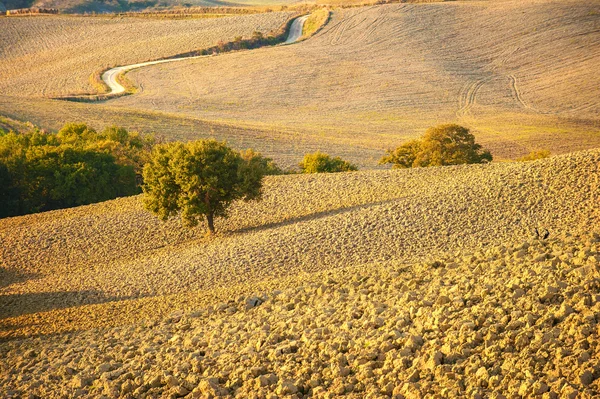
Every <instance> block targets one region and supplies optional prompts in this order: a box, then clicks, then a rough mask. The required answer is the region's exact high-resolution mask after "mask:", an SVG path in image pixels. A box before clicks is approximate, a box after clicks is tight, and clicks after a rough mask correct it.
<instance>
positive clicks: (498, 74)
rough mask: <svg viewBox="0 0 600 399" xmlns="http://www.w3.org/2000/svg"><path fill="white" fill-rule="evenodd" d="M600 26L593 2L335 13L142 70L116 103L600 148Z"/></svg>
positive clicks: (515, 147) (320, 127) (282, 123)
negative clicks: (275, 39)
mask: <svg viewBox="0 0 600 399" xmlns="http://www.w3.org/2000/svg"><path fill="white" fill-rule="evenodd" d="M507 16H510V18H508V17H507ZM599 26H600V14H599V13H598V12H597V9H596V7H595V6H594V5H593V4H591V3H589V2H582V1H569V2H556V1H544V2H512V1H501V2H452V3H433V4H419V5H388V6H375V7H366V8H356V9H347V10H335V11H334V12H333V16H332V20H331V22H330V23H329V24H328V25H327V26H326V27H325V29H324V30H323V31H322V32H321V33H320V34H319V35H317V37H314V38H312V39H310V40H308V41H306V42H303V43H301V44H298V45H295V46H291V47H289V48H288V47H286V48H270V49H262V50H260V51H256V52H251V53H240V54H232V55H230V56H228V57H222V58H219V59H217V60H195V61H190V62H186V63H182V64H179V65H176V66H157V67H151V68H146V69H141V70H139V71H134V72H133V73H132V74H131V78H133V79H135V80H137V81H138V82H139V83H141V84H143V85H144V91H143V92H142V93H140V94H139V95H138V96H134V97H130V98H122V99H119V100H117V101H116V102H115V103H117V104H122V105H123V106H127V107H132V108H137V109H152V110H159V109H160V110H168V111H170V112H175V113H178V114H182V115H194V116H198V117H202V118H207V119H218V120H225V121H236V123H247V124H248V125H253V126H265V125H266V126H274V127H276V128H279V129H282V130H285V129H294V130H298V131H302V132H305V133H306V134H312V135H321V136H322V138H323V141H324V142H326V143H333V142H336V143H340V142H342V143H346V144H347V145H348V146H365V147H370V148H381V147H382V146H383V145H385V146H388V147H391V146H393V145H395V144H397V143H398V142H401V141H402V140H405V139H407V138H412V137H415V136H416V135H419V134H422V132H423V131H424V129H425V128H427V127H428V126H431V125H434V124H437V123H442V122H449V121H457V122H459V123H461V124H464V125H467V126H469V127H471V128H472V129H474V131H475V132H476V134H477V137H478V139H480V140H481V141H482V142H484V143H485V144H487V145H488V146H489V147H490V148H491V149H492V151H493V153H494V154H495V155H497V156H498V157H499V158H514V157H516V156H519V155H523V153H526V152H528V151H529V150H531V149H536V148H548V149H550V150H551V151H553V152H555V153H561V152H566V151H570V150H576V149H581V148H587V147H593V146H596V145H598V144H599V143H600V128H599V124H598V123H599V117H600V103H599V102H598V100H597V99H598V98H599V95H600V92H599V90H600V89H599V88H600V81H599V80H600V77H599V75H598V74H597V73H595V67H594V65H596V64H598V62H599V61H600V31H599V30H598V27H599Z"/></svg>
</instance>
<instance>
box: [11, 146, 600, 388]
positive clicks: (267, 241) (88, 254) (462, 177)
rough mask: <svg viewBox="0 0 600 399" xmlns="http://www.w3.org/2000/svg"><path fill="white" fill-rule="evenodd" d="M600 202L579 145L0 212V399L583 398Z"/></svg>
mask: <svg viewBox="0 0 600 399" xmlns="http://www.w3.org/2000/svg"><path fill="white" fill-rule="evenodd" d="M599 203H600V150H591V151H586V152H580V153H573V154H569V155H565V156H560V157H554V158H550V159H546V160H542V161H536V162H530V163H498V164H491V165H484V166H468V167H465V166H463V167H449V168H428V169H417V170H408V171H379V172H357V173H349V174H332V175H319V176H282V177H274V178H270V179H268V180H267V182H266V188H265V199H264V201H263V202H261V203H257V204H241V205H240V204H238V205H236V207H235V208H234V209H233V210H232V214H231V217H230V219H228V220H227V221H221V222H220V224H219V225H218V228H219V229H220V231H221V233H220V234H219V235H218V236H217V237H214V238H211V239H208V238H206V237H204V230H203V229H201V228H199V229H196V230H192V231H184V230H182V229H181V227H180V226H179V222H177V221H172V222H169V223H166V224H162V223H159V222H158V221H156V220H155V219H154V218H153V217H151V216H150V215H148V214H146V213H145V212H144V211H143V210H142V209H141V206H140V199H139V197H133V198H127V199H119V200H115V201H109V202H106V203H102V204H96V205H90V206H86V207H80V208H74V209H70V210H62V211H55V212H48V213H43V214H38V215H30V216H25V217H18V218H10V219H3V220H1V221H0V239H1V240H2V246H1V247H0V248H1V252H0V256H1V258H0V259H2V269H0V271H1V273H2V275H1V277H2V278H1V280H0V281H2V285H1V286H0V305H1V306H0V312H1V313H0V336H1V337H2V338H3V340H4V342H3V343H1V344H0V357H1V358H2V359H4V361H3V362H0V396H4V397H27V396H28V395H34V396H32V397H35V395H37V396H38V397H43V398H45V397H75V396H80V397H100V396H102V395H104V396H105V397H117V396H123V397H136V398H137V397H144V395H146V397H161V396H162V395H166V396H171V397H176V396H187V395H189V397H213V396H217V395H224V396H229V397H239V398H246V397H273V398H274V397H308V396H313V397H332V396H336V395H342V394H346V395H348V396H349V397H356V398H362V397H390V396H395V397H397V398H401V397H407V398H410V397H431V398H433V397H442V398H444V397H482V398H483V397H495V398H502V397H506V398H517V397H531V396H536V395H538V396H539V397H545V398H554V397H569V398H575V397H584V398H587V397H590V398H591V397H595V396H597V395H599V394H600V386H599V382H598V381H600V380H597V379H598V378H599V377H600V362H599V361H598V359H599V358H600V347H598V338H599V337H598V334H599V333H600V330H599V324H598V321H600V305H599V303H600V279H599V278H600V275H599V271H600V270H599V268H600V235H599V233H600V205H599ZM534 228H538V229H539V231H540V232H542V233H543V232H544V230H545V229H548V231H549V232H550V237H549V238H548V239H546V240H541V239H538V238H536V237H535V235H534V234H533V229H534ZM494 395H495V396H494ZM577 395H579V396H577Z"/></svg>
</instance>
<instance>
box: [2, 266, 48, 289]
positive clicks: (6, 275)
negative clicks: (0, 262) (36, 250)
mask: <svg viewBox="0 0 600 399" xmlns="http://www.w3.org/2000/svg"><path fill="white" fill-rule="evenodd" d="M38 276H39V274H35V273H23V272H20V271H18V270H12V269H6V268H4V267H0V288H6V287H8V286H10V285H11V284H16V283H22V282H24V281H27V280H31V279H35V278H37V277H38Z"/></svg>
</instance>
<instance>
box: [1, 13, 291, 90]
mask: <svg viewBox="0 0 600 399" xmlns="http://www.w3.org/2000/svg"><path fill="white" fill-rule="evenodd" d="M290 15H291V13H287V12H273V13H263V14H252V15H242V16H225V17H221V18H201V19H187V20H180V19H169V18H166V19H164V18H163V19H161V18H136V17H119V16H113V17H80V16H43V17H16V18H3V19H0V27H1V28H2V29H0V43H2V44H0V93H2V95H6V96H19V97H54V96H61V95H69V94H77V93H94V92H95V91H96V90H97V88H96V87H94V86H93V85H92V84H91V83H90V76H91V75H93V74H98V73H99V72H100V71H103V70H105V69H109V68H112V67H114V66H119V65H128V64H133V63H138V62H142V61H150V60H155V59H160V58H163V57H168V56H173V55H176V54H180V53H185V52H189V51H193V50H198V49H203V48H206V47H210V46H212V45H214V44H216V43H217V42H219V41H220V40H222V41H231V40H233V39H234V38H235V37H236V36H244V37H250V36H251V35H252V33H253V32H254V31H260V32H263V33H267V32H270V31H273V30H277V29H279V27H280V26H281V25H283V24H284V23H285V21H286V20H287V19H288V18H289V17H290Z"/></svg>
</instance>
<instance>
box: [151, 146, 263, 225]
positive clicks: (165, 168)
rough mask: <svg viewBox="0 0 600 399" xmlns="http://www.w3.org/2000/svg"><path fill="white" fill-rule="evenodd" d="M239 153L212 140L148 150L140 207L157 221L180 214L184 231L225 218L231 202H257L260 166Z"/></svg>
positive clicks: (256, 159) (253, 158)
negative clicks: (215, 219) (143, 207)
mask: <svg viewBox="0 0 600 399" xmlns="http://www.w3.org/2000/svg"><path fill="white" fill-rule="evenodd" d="M248 154H250V153H249V152H246V153H245V156H246V158H244V157H243V156H242V155H241V154H240V153H238V152H235V151H234V150H232V149H231V148H229V147H227V145H226V143H224V142H218V141H215V140H199V141H194V142H190V143H187V144H182V143H169V144H163V145H158V146H156V147H155V148H154V151H153V153H152V158H151V160H150V163H148V164H147V165H146V166H145V167H144V184H143V186H142V188H143V191H144V194H145V195H144V205H145V207H146V209H148V210H150V211H151V212H153V213H155V214H156V215H158V217H159V218H160V219H161V220H167V219H168V218H169V217H171V216H174V215H177V214H180V215H181V218H182V220H183V222H184V223H185V224H186V225H188V226H195V225H197V224H198V222H199V221H200V220H203V219H204V218H206V221H207V224H208V229H209V231H210V233H214V231H215V227H214V218H215V217H226V216H227V208H228V207H229V206H230V205H231V203H232V202H233V201H235V200H239V199H243V200H245V201H250V200H256V199H260V197H261V194H262V178H263V176H264V173H265V160H266V159H267V158H263V157H262V156H261V155H260V154H256V153H254V152H252V153H251V154H252V155H248Z"/></svg>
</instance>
